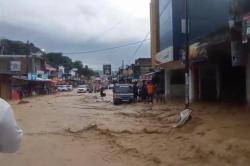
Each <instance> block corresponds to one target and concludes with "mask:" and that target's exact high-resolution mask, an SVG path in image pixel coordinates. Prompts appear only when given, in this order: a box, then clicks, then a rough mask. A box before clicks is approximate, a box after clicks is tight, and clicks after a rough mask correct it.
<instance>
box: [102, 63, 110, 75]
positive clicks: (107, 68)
mask: <svg viewBox="0 0 250 166" xmlns="http://www.w3.org/2000/svg"><path fill="white" fill-rule="evenodd" d="M103 74H104V75H111V65H110V64H106V65H103Z"/></svg>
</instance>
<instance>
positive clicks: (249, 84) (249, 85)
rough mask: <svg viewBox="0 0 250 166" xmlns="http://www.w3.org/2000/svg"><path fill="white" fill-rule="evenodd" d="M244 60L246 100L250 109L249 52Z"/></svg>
mask: <svg viewBox="0 0 250 166" xmlns="http://www.w3.org/2000/svg"><path fill="white" fill-rule="evenodd" d="M246 59H247V61H246V102H247V108H248V110H250V53H249V54H248V56H247V58H246Z"/></svg>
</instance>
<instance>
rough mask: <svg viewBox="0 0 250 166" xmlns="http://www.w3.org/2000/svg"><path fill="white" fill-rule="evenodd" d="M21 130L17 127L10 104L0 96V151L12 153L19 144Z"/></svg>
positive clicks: (21, 134)
mask: <svg viewBox="0 0 250 166" xmlns="http://www.w3.org/2000/svg"><path fill="white" fill-rule="evenodd" d="M22 136H23V131H22V130H21V129H20V128H19V127H18V125H17V123H16V119H15V117H14V114H13V110H12V108H11V106H10V105H9V104H8V103H7V102H6V101H4V100H3V99H1V98H0V152H2V153H14V152H16V151H17V150H18V149H19V147H20V144H21V139H22Z"/></svg>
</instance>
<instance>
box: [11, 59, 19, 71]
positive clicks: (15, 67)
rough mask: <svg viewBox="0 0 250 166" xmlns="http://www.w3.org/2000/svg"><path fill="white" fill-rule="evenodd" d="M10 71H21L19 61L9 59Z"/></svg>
mask: <svg viewBox="0 0 250 166" xmlns="http://www.w3.org/2000/svg"><path fill="white" fill-rule="evenodd" d="M10 71H12V72H18V71H21V61H10Z"/></svg>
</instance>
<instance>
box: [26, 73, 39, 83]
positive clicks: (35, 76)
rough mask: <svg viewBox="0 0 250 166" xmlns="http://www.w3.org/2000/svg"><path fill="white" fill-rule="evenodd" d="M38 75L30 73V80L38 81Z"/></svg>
mask: <svg viewBox="0 0 250 166" xmlns="http://www.w3.org/2000/svg"><path fill="white" fill-rule="evenodd" d="M36 78H37V74H36V73H28V80H33V81H34V80H36Z"/></svg>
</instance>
